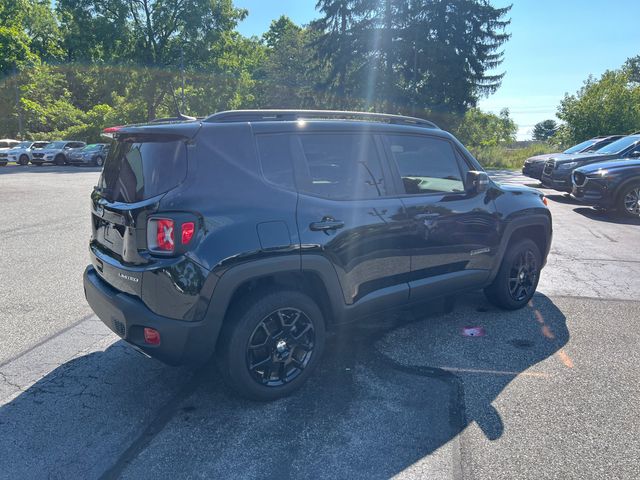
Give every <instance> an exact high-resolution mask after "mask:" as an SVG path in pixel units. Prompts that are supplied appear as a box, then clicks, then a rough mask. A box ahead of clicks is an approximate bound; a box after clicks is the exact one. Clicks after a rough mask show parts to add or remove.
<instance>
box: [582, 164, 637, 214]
mask: <svg viewBox="0 0 640 480" xmlns="http://www.w3.org/2000/svg"><path fill="white" fill-rule="evenodd" d="M572 179H573V190H572V192H571V193H572V196H573V197H574V198H575V199H576V200H578V201H580V202H582V203H585V204H588V205H593V206H596V207H599V208H603V209H606V210H616V211H618V212H620V213H622V214H624V215H626V216H628V217H634V218H640V160H639V159H635V160H630V159H623V160H618V161H609V162H599V163H592V164H591V165H587V166H586V167H580V168H577V169H576V170H574V171H573V176H572Z"/></svg>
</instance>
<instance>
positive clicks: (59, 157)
mask: <svg viewBox="0 0 640 480" xmlns="http://www.w3.org/2000/svg"><path fill="white" fill-rule="evenodd" d="M54 163H55V164H56V165H64V164H65V163H67V161H66V159H65V158H64V155H62V154H61V153H59V154H58V155H56V158H55V159H54Z"/></svg>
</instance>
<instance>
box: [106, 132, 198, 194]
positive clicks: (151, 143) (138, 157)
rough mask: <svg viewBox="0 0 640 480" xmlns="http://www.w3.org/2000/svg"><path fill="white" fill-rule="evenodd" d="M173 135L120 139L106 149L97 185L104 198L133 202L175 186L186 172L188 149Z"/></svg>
mask: <svg viewBox="0 0 640 480" xmlns="http://www.w3.org/2000/svg"><path fill="white" fill-rule="evenodd" d="M186 148H187V147H186V145H185V143H184V141H183V140H179V139H177V138H175V137H169V138H167V137H151V136H149V137H129V138H126V139H119V140H118V142H116V144H115V147H114V148H112V149H111V150H110V151H109V155H108V156H107V160H106V162H105V164H104V170H103V172H102V176H101V177H100V182H99V186H100V188H101V189H102V191H103V194H104V195H105V197H106V198H107V199H109V200H111V201H117V202H127V203H131V202H136V201H140V200H144V199H147V198H151V197H154V196H156V195H159V194H161V193H164V192H166V191H168V190H171V189H172V188H174V187H176V186H177V185H178V184H179V183H180V182H182V180H184V177H185V176H186V174H187V149H186Z"/></svg>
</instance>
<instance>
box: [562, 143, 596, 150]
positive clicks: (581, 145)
mask: <svg viewBox="0 0 640 480" xmlns="http://www.w3.org/2000/svg"><path fill="white" fill-rule="evenodd" d="M596 141H597V140H585V141H584V142H582V143H579V144H577V145H574V146H573V147H571V148H567V149H566V150H565V151H564V152H562V153H580V152H581V151H583V150H584V149H585V148H589V147H590V146H592V145H593V144H594V143H596Z"/></svg>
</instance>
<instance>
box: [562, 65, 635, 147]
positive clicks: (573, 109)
mask: <svg viewBox="0 0 640 480" xmlns="http://www.w3.org/2000/svg"><path fill="white" fill-rule="evenodd" d="M636 59H637V57H636ZM636 59H630V60H628V61H627V63H626V64H625V66H624V67H623V68H621V69H619V70H609V71H607V72H605V73H604V74H602V76H601V77H600V78H599V79H596V78H594V77H589V78H588V79H587V80H586V81H585V83H584V85H583V86H582V88H580V90H578V92H577V93H575V94H574V95H569V94H567V95H565V97H564V99H563V100H562V101H561V102H560V106H559V107H558V113H557V117H558V118H559V119H560V120H563V121H564V122H565V124H564V125H563V127H562V128H561V129H560V132H559V140H560V141H562V142H563V143H566V144H568V143H577V142H580V141H583V140H585V139H588V138H591V137H595V136H597V135H607V134H615V133H622V134H624V133H631V132H633V131H637V130H640V84H639V83H638V82H637V78H634V75H636V74H637V69H635V65H637V63H635V61H636Z"/></svg>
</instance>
